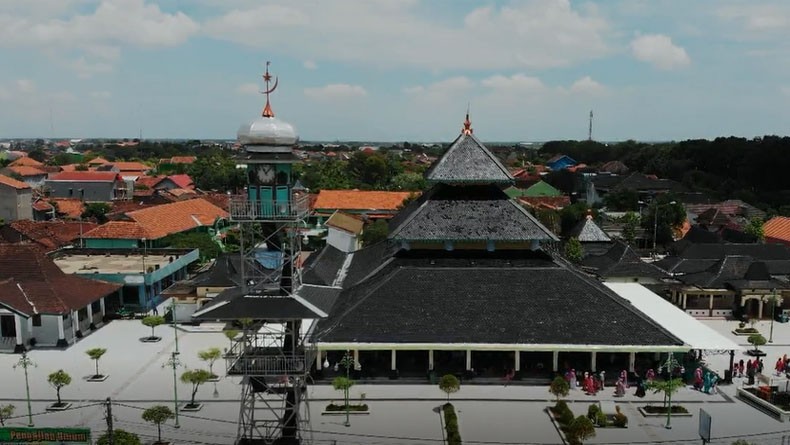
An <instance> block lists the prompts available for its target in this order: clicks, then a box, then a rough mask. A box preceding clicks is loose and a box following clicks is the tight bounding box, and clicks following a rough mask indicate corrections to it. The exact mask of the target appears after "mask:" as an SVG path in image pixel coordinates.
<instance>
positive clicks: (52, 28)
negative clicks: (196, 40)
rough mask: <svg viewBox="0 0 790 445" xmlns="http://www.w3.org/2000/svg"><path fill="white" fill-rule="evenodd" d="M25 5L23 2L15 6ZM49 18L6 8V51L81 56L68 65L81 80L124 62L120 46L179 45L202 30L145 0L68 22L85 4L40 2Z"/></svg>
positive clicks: (113, 2) (103, 7)
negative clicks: (68, 12) (30, 50)
mask: <svg viewBox="0 0 790 445" xmlns="http://www.w3.org/2000/svg"><path fill="white" fill-rule="evenodd" d="M14 3H15V4H19V2H14ZM35 3H36V4H38V5H39V6H41V7H42V8H45V9H47V8H50V9H47V10H46V11H44V13H39V14H36V13H26V12H25V11H26V8H23V10H19V11H16V10H10V11H8V12H4V10H3V9H0V47H5V48H37V49H40V50H42V51H44V52H48V53H54V54H59V55H62V54H67V53H68V52H69V51H77V52H78V57H77V58H76V60H68V59H64V60H66V61H65V62H63V64H64V65H66V66H68V67H69V68H71V69H73V70H74V71H76V72H77V74H78V75H79V76H81V77H90V76H91V75H93V74H96V73H104V72H108V71H111V70H112V66H111V65H112V64H113V63H114V62H115V61H117V60H118V59H119V58H120V47H121V46H122V45H132V46H136V47H141V48H150V47H162V46H176V45H180V44H182V43H184V42H185V41H186V40H187V39H188V38H189V37H190V36H192V35H193V34H195V33H196V32H197V31H198V29H199V25H198V24H197V23H196V22H195V21H193V20H192V19H191V18H190V17H188V16H187V15H185V14H184V13H181V12H176V13H172V14H171V13H166V12H163V11H162V10H161V9H160V8H159V6H158V5H156V4H154V3H146V1H145V0H102V1H101V2H100V3H99V4H98V6H96V7H95V9H94V10H93V11H92V12H90V13H87V14H72V15H70V16H68V17H66V18H62V17H61V16H63V15H64V14H65V12H66V10H68V7H69V6H72V7H73V4H77V3H87V2H85V1H82V0H72V1H65V2H63V4H58V3H59V2H56V1H53V0H35Z"/></svg>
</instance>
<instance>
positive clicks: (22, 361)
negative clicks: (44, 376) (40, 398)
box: [14, 351, 36, 428]
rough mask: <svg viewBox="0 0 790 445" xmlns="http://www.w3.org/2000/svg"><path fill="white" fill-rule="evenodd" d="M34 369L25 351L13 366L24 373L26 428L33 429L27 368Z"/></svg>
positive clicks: (34, 365)
mask: <svg viewBox="0 0 790 445" xmlns="http://www.w3.org/2000/svg"><path fill="white" fill-rule="evenodd" d="M31 366H32V367H34V368H35V367H36V364H35V363H33V360H30V359H29V358H28V357H27V351H22V358H20V359H19V361H18V362H17V363H16V364H15V365H14V369H16V368H17V367H21V368H22V369H23V370H24V371H25V391H26V394H27V426H28V427H30V428H33V426H35V425H33V409H32V408H31V407H30V381H29V380H28V375H27V368H29V367H31Z"/></svg>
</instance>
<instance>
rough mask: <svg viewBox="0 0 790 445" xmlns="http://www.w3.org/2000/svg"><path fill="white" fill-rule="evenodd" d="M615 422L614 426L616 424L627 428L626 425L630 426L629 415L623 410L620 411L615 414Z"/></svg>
mask: <svg viewBox="0 0 790 445" xmlns="http://www.w3.org/2000/svg"><path fill="white" fill-rule="evenodd" d="M613 423H614V426H616V427H620V428H625V427H627V426H628V416H626V415H625V414H623V413H621V412H618V413H617V414H615V415H614V422H613Z"/></svg>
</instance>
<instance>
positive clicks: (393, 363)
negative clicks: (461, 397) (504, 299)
mask: <svg viewBox="0 0 790 445" xmlns="http://www.w3.org/2000/svg"><path fill="white" fill-rule="evenodd" d="M324 352H325V351H321V350H319V351H318V354H317V355H316V369H321V368H322V363H323V361H324V355H323V354H324ZM513 352H514V353H515V357H514V362H513V369H514V370H515V371H517V372H518V371H520V370H521V352H522V351H520V350H516V351H513ZM352 353H353V355H354V363H359V350H358V349H354V350H353V351H352ZM559 356H560V351H552V360H551V366H552V368H551V369H552V371H554V372H557V371H559ZM397 359H398V350H397V349H392V350H391V355H390V369H392V370H396V369H398V360H397ZM597 362H598V352H597V351H591V352H590V370H592V371H597V370H598V369H597ZM635 363H636V352H629V353H628V371H629V372H634V367H635ZM433 364H434V360H433V350H432V349H429V350H428V369H429V370H433ZM466 370H467V371H471V370H472V350H471V349H467V350H466Z"/></svg>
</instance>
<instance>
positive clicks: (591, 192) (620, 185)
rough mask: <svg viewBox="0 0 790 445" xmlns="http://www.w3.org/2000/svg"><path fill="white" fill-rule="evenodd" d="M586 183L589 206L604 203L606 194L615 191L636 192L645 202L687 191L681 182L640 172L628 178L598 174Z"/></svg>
mask: <svg viewBox="0 0 790 445" xmlns="http://www.w3.org/2000/svg"><path fill="white" fill-rule="evenodd" d="M585 182H586V191H585V193H586V200H587V204H588V205H593V204H598V203H603V202H604V197H605V196H606V194H607V193H609V192H610V191H613V190H634V191H636V192H637V194H638V195H639V198H640V199H642V200H644V201H645V202H647V201H650V200H651V199H653V198H654V197H655V196H656V195H660V194H663V193H668V192H683V191H685V187H683V185H682V184H680V183H679V182H676V181H672V180H671V179H659V178H657V177H655V176H653V175H645V174H643V173H638V172H634V173H631V174H630V175H627V176H621V175H615V174H605V175H604V174H598V175H595V176H593V177H591V178H589V179H588V180H586V181H585Z"/></svg>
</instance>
